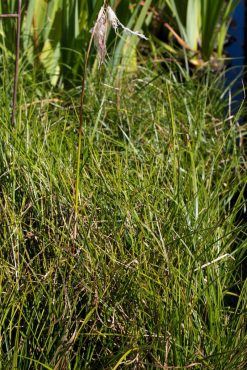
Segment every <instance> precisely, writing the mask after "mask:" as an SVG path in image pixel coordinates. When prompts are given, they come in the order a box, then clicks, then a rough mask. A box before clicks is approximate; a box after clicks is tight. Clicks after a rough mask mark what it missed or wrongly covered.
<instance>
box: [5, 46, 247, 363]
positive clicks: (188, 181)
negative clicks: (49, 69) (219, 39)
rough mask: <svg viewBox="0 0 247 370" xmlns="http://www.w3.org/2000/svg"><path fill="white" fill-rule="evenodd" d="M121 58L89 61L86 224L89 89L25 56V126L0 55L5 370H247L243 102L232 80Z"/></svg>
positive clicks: (151, 58) (172, 64)
mask: <svg viewBox="0 0 247 370" xmlns="http://www.w3.org/2000/svg"><path fill="white" fill-rule="evenodd" d="M120 41H122V39H121V40H120ZM153 45H154V44H153ZM122 47H123V44H122ZM153 53H157V58H154V54H153ZM144 54H145V53H144ZM115 55H116V54H115V53H114V48H113V51H112V52H111V56H112V59H111V60H110V61H109V62H108V64H106V65H103V66H102V68H101V69H98V68H95V65H94V66H93V63H92V64H90V63H89V68H88V74H87V80H86V86H85V105H84V115H83V117H84V120H83V137H82V151H81V156H80V158H79V174H80V177H79V205H78V215H79V217H78V218H77V219H75V212H74V202H75V193H76V187H77V185H76V169H77V165H78V163H77V160H78V159H77V153H78V128H79V104H80V103H79V102H80V91H81V86H80V83H79V82H78V80H76V79H75V80H72V83H71V85H74V87H73V88H71V89H70V90H69V89H67V90H62V89H61V86H59V87H58V86H56V87H54V86H53V87H51V84H50V80H49V78H48V75H47V74H45V72H44V70H43V72H42V69H41V68H40V67H41V66H40V65H37V66H36V68H34V69H30V64H29V65H28V64H25V63H24V61H25V57H23V59H22V63H21V77H20V83H19V90H18V97H19V105H18V110H17V117H16V125H15V126H14V127H13V126H12V125H11V123H10V122H11V95H12V81H13V79H12V76H13V74H12V70H11V68H12V67H11V66H12V64H10V63H9V60H10V59H11V54H9V53H8V52H7V48H6V47H3V48H2V49H1V59H0V76H1V85H0V102H1V107H0V124H1V130H0V220H1V222H0V245H1V248H0V369H1V370H8V369H11V370H12V369H21V370H27V369H30V370H32V369H50V370H51V369H52V370H55V369H56V370H63V369H64V370H67V369H74V370H81V369H97V370H98V369H99V370H100V369H102V370H103V369H104V370H105V369H114V370H115V369H124V368H129V369H150V370H151V369H177V368H178V369H187V368H193V369H196V370H197V369H198V370H199V369H212V370H221V369H222V370H236V369H237V370H244V369H246V366H247V362H246V358H247V335H246V309H247V307H246V306H247V304H246V293H247V289H246V288H247V285H246V280H245V278H246V273H245V270H244V263H245V258H246V245H247V242H246V224H245V223H244V215H245V211H246V209H245V199H244V192H245V187H246V180H247V174H246V157H245V154H246V153H245V152H244V144H243V143H244V139H245V136H246V125H245V124H243V125H242V126H240V125H239V120H240V117H244V115H245V107H244V106H241V107H240V109H239V111H238V112H235V113H234V114H232V112H231V99H232V96H231V94H229V89H230V88H231V86H228V87H227V88H226V87H224V74H223V73H222V74H219V73H212V72H211V71H210V68H208V69H207V68H205V69H203V70H200V71H198V70H191V69H189V68H188V65H187V64H186V63H185V67H183V64H182V63H177V62H175V61H174V60H173V61H172V62H171V61H167V59H166V58H165V57H164V55H163V54H161V55H160V54H158V49H155V48H153V49H152V53H150V56H147V54H145V55H144V56H143V57H142V58H141V57H140V58H139V60H138V62H139V63H138V64H135V68H134V69H133V68H130V69H127V70H126V69H124V68H123V66H122V67H121V68H120V67H119V65H118V64H116V59H115V61H114V56H115ZM160 61H161V62H162V63H159V62H160ZM132 66H133V65H132ZM91 67H92V68H91ZM71 85H70V86H71ZM233 99H234V97H233Z"/></svg>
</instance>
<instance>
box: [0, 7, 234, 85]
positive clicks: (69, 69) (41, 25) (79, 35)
mask: <svg viewBox="0 0 247 370" xmlns="http://www.w3.org/2000/svg"><path fill="white" fill-rule="evenodd" d="M110 3H111V6H112V7H113V9H114V10H116V12H117V14H118V17H119V18H120V20H121V21H122V22H123V23H125V24H127V25H128V27H131V28H132V29H134V30H140V29H142V28H143V29H144V31H145V33H146V34H147V35H149V39H150V41H149V44H148V45H149V46H147V45H146V48H147V47H149V49H150V50H149V52H150V51H151V52H152V53H154V54H155V53H156V54H157V53H159V55H161V56H164V54H165V51H167V50H169V52H172V53H173V54H174V53H176V45H175V44H174V42H173V43H172V44H173V46H172V48H170V47H168V46H167V43H169V35H167V33H166V32H165V27H164V24H169V30H170V32H171V34H170V35H172V36H174V35H175V40H176V42H177V41H178V44H177V45H179V44H180V47H181V45H182V46H183V47H185V48H186V49H187V50H190V51H189V53H188V55H189V58H192V59H193V62H194V64H198V63H199V64H201V63H202V61H207V60H209V59H210V57H211V56H212V55H213V54H214V50H215V52H216V54H217V56H218V57H222V55H223V46H224V41H225V37H226V33H227V29H228V25H229V19H230V15H231V12H232V10H233V9H234V7H235V6H236V5H237V3H238V0H230V1H228V2H226V1H224V0H217V1H214V0H212V1H211V0H200V1H198V0H183V1H180V0H179V1H176V0H164V1H159V0H153V1H152V0H146V1H129V0H111V1H110ZM101 5H102V0H49V1H47V0H39V1H36V0H29V1H27V0H24V1H23V18H22V46H23V50H24V52H23V63H28V64H29V65H30V66H34V67H36V66H39V65H42V66H43V67H44V69H45V70H46V72H47V73H48V74H49V76H50V78H51V82H52V84H54V85H55V84H57V83H58V82H59V81H60V83H62V81H63V78H64V77H66V76H67V77H68V78H69V79H70V81H72V80H73V81H74V80H75V78H77V77H78V75H79V74H80V73H81V66H82V63H83V58H84V51H85V49H86V47H87V44H88V41H89V38H90V29H91V28H92V26H93V24H94V21H95V18H96V14H97V12H98V10H99V8H100V6H101ZM15 9H16V1H15V0H7V1H5V2H2V3H1V5H0V12H5V13H7V12H14V11H15ZM154 24H156V31H155V27H154ZM0 27H1V28H0V30H1V33H0V35H1V37H0V43H1V48H2V50H4V51H5V53H9V51H10V52H11V53H12V54H13V52H14V44H15V43H14V27H13V22H11V21H9V20H4V25H3V24H2V25H1V26H0ZM157 29H159V30H161V32H162V33H163V38H164V37H165V38H164V39H163V40H162V37H161V40H160V39H159V38H158V39H157V37H154V36H152V35H153V34H154V35H155V34H157ZM150 32H151V33H150ZM176 32H178V33H179V34H180V39H179V38H177V37H176ZM6 35H8V37H6ZM164 35H166V36H164ZM170 40H171V38H170ZM181 40H182V42H181ZM138 42H139V41H138V40H137V39H136V38H130V37H128V36H127V35H122V37H121V38H117V39H116V38H113V34H111V35H110V37H109V46H111V47H110V48H109V58H110V57H111V60H112V63H113V65H115V66H116V65H118V66H120V65H122V66H124V67H126V66H127V69H130V70H131V69H132V70H134V69H135V68H136V58H137V50H136V47H137V44H138ZM174 47H175V49H174ZM93 54H94V55H95V51H93ZM144 54H145V53H144ZM216 54H215V56H216ZM91 61H92V63H93V59H92V60H91ZM60 77H61V79H60Z"/></svg>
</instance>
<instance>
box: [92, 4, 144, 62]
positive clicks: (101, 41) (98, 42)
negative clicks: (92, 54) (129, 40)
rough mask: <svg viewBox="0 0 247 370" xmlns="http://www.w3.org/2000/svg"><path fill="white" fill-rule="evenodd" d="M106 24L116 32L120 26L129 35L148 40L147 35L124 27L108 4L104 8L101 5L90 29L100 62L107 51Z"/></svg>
mask: <svg viewBox="0 0 247 370" xmlns="http://www.w3.org/2000/svg"><path fill="white" fill-rule="evenodd" d="M108 26H111V27H112V28H113V29H114V31H115V32H116V33H117V30H118V28H122V30H123V31H125V32H127V33H129V34H130V35H133V36H138V37H140V38H142V39H145V40H148V39H147V37H146V36H144V35H143V34H142V33H140V32H137V31H132V30H130V29H129V28H127V27H125V26H124V25H123V24H122V23H121V22H120V20H119V19H118V17H117V15H116V13H115V12H114V11H113V10H112V8H111V7H110V6H107V7H106V8H105V6H102V7H101V9H100V11H99V14H98V17H97V21H96V23H95V25H94V27H93V29H92V33H93V38H94V45H95V47H96V49H97V52H98V56H99V62H100V64H102V63H103V62H104V60H105V56H106V53H107V50H106V38H107V31H108Z"/></svg>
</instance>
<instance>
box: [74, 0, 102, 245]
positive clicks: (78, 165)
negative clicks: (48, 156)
mask: <svg viewBox="0 0 247 370" xmlns="http://www.w3.org/2000/svg"><path fill="white" fill-rule="evenodd" d="M103 6H104V8H105V9H106V7H107V6H108V0H104V4H103ZM93 37H94V30H93V31H92V35H91V38H90V40H89V44H88V48H87V51H86V56H85V63H84V70H83V75H82V84H81V99H80V116H79V120H80V126H79V135H78V150H77V164H76V186H75V205H74V212H75V226H74V240H75V239H76V237H77V226H78V216H79V186H80V163H81V148H82V134H83V118H84V116H83V114H84V98H85V84H86V79H87V67H88V60H89V55H90V51H91V47H92V42H93Z"/></svg>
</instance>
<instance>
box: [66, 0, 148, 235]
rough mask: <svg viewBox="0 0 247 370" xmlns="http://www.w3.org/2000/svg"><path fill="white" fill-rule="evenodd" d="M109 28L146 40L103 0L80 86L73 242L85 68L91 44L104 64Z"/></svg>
mask: <svg viewBox="0 0 247 370" xmlns="http://www.w3.org/2000/svg"><path fill="white" fill-rule="evenodd" d="M109 26H111V27H112V28H113V29H114V31H115V32H116V33H117V31H118V28H122V29H123V31H125V32H128V33H129V34H131V35H134V36H138V37H141V38H143V39H145V40H147V38H146V37H145V36H144V35H143V34H142V33H140V32H134V31H131V30H130V29H129V28H127V27H125V26H124V25H123V24H122V23H121V22H120V21H119V19H118V18H117V16H116V14H115V12H114V11H113V10H112V8H111V7H110V6H109V3H108V0H104V4H103V6H102V7H101V9H100V11H99V14H98V17H97V20H96V22H95V25H94V27H93V29H92V31H91V32H92V35H91V38H90V41H89V44H88V48H87V51H86V56H85V63H84V71H83V76H82V86H81V99H80V126H79V135H78V150H77V165H76V184H75V204H74V215H75V226H74V235H73V237H74V240H75V239H76V237H77V225H78V215H79V211H78V206H79V185H80V159H81V147H82V133H83V113H84V97H85V82H86V78H87V67H88V60H89V55H90V50H91V47H92V43H93V41H94V44H95V46H96V49H97V52H98V56H99V62H100V65H101V64H102V63H103V62H104V60H105V56H106V53H107V50H106V39H107V33H108V27H109Z"/></svg>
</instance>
